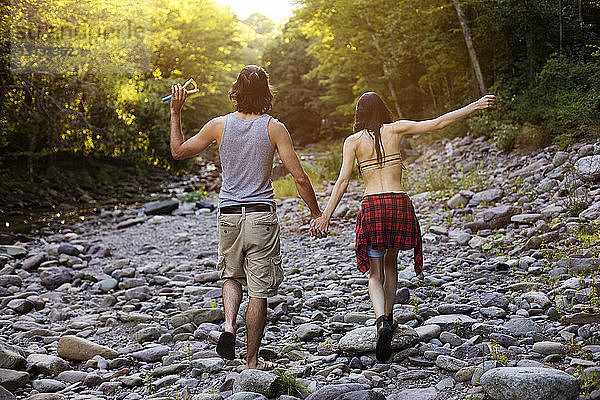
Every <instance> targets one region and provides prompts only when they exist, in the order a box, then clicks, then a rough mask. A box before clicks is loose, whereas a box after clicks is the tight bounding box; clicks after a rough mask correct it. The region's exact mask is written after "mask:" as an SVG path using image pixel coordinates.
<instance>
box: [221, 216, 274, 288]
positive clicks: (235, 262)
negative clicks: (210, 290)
mask: <svg viewBox="0 0 600 400" xmlns="http://www.w3.org/2000/svg"><path fill="white" fill-rule="evenodd" d="M217 218H218V223H219V261H218V263H217V268H218V270H219V277H220V278H221V279H235V280H237V281H238V282H240V284H242V285H248V295H249V296H251V297H257V298H267V297H270V296H274V295H275V294H277V289H278V288H279V285H280V284H281V282H282V281H283V268H282V266H281V253H280V243H279V221H278V219H277V213H276V212H274V211H265V212H251V213H246V212H245V211H244V212H243V213H242V214H221V213H219V214H218V217H217Z"/></svg>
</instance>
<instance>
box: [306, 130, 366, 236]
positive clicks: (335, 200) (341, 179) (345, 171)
mask: <svg viewBox="0 0 600 400" xmlns="http://www.w3.org/2000/svg"><path fill="white" fill-rule="evenodd" d="M355 150H356V140H355V138H354V137H352V136H351V137H349V138H347V139H346V141H345V142H344V150H343V160H342V167H341V168H340V175H339V176H338V179H337V181H336V182H335V185H334V186H333V190H332V191H331V197H330V198H329V202H327V207H325V211H323V215H322V216H321V217H319V218H317V219H314V220H313V221H312V222H311V224H310V232H311V235H313V236H317V237H320V236H321V235H322V234H327V233H328V232H329V220H330V219H331V215H332V214H333V212H334V211H335V208H336V207H337V206H338V204H339V203H340V200H341V199H342V196H343V195H344V193H346V189H347V188H348V183H349V182H350V178H351V177H352V168H353V167H354V159H355V158H356V151H355Z"/></svg>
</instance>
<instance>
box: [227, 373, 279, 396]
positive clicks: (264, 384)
mask: <svg viewBox="0 0 600 400" xmlns="http://www.w3.org/2000/svg"><path fill="white" fill-rule="evenodd" d="M276 382H277V375H275V374H274V373H272V372H268V371H261V370H258V369H246V370H244V371H242V373H241V374H240V376H238V378H237V379H236V380H235V382H234V383H233V392H234V393H238V392H253V393H259V394H262V395H264V396H266V397H269V398H271V397H274V396H275V394H276V390H277V384H276Z"/></svg>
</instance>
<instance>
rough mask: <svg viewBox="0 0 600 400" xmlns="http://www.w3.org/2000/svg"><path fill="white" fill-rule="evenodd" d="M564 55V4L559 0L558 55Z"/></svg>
mask: <svg viewBox="0 0 600 400" xmlns="http://www.w3.org/2000/svg"><path fill="white" fill-rule="evenodd" d="M562 54H563V2H562V0H558V55H560V56H562Z"/></svg>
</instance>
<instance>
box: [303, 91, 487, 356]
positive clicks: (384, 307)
mask: <svg viewBox="0 0 600 400" xmlns="http://www.w3.org/2000/svg"><path fill="white" fill-rule="evenodd" d="M495 99H496V98H495V96H493V95H487V96H484V97H482V98H481V99H479V100H477V101H475V102H473V103H471V104H469V105H467V106H465V107H463V108H461V109H459V110H455V111H452V112H449V113H447V114H444V115H442V116H440V117H437V118H435V119H431V120H427V121H409V120H399V121H396V122H393V119H392V114H391V113H390V110H389V109H388V108H387V106H386V105H385V103H384V102H383V100H381V98H380V97H379V96H378V95H377V94H376V93H374V92H367V93H365V94H363V95H362V96H361V97H360V99H359V100H358V103H357V105H356V116H355V122H354V129H353V132H354V133H353V135H351V136H349V137H348V138H347V139H346V141H345V142H344V150H343V161H342V167H341V170H340V175H339V177H338V179H337V182H336V183H335V186H334V187H333V191H332V193H331V198H330V199H329V202H328V204H327V207H326V208H325V211H324V212H323V215H322V216H321V217H320V218H317V219H316V220H314V221H312V223H311V234H312V235H314V236H318V237H321V236H322V235H325V234H327V232H328V228H329V220H330V218H331V215H332V214H333V212H334V211H335V208H336V207H337V205H338V203H339V202H340V200H341V198H342V196H343V195H344V193H345V192H346V189H347V187H348V182H349V180H350V176H351V175H352V168H353V166H354V160H355V159H356V161H357V163H358V169H359V172H360V173H361V175H362V177H363V179H364V181H365V186H366V187H365V192H364V196H363V199H362V202H361V207H360V212H359V213H358V216H357V219H356V246H355V248H356V261H357V266H358V269H359V270H360V271H361V272H367V271H369V297H370V299H371V303H373V309H374V311H375V317H376V318H377V344H376V347H375V354H376V356H377V360H379V361H387V360H388V359H389V358H390V356H391V342H392V336H393V331H394V329H395V328H396V324H395V323H394V318H393V308H394V300H395V297H396V288H397V285H398V265H397V256H398V250H408V249H411V248H414V251H415V272H416V274H417V275H420V274H421V272H422V268H423V256H422V246H421V230H420V227H419V222H418V220H417V217H416V215H415V211H414V208H413V205H412V202H411V200H410V198H409V197H408V196H407V194H406V192H405V191H404V187H403V186H402V170H403V169H405V167H404V164H403V163H402V155H401V153H400V140H401V139H402V137H403V136H404V135H408V134H419V133H426V132H430V131H434V130H438V129H443V128H445V127H447V126H449V125H452V124H453V123H455V122H458V121H460V120H461V119H463V118H465V117H467V116H469V115H470V114H472V113H473V112H475V111H477V110H483V109H486V108H489V107H491V106H492V105H493V104H494V101H495Z"/></svg>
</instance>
